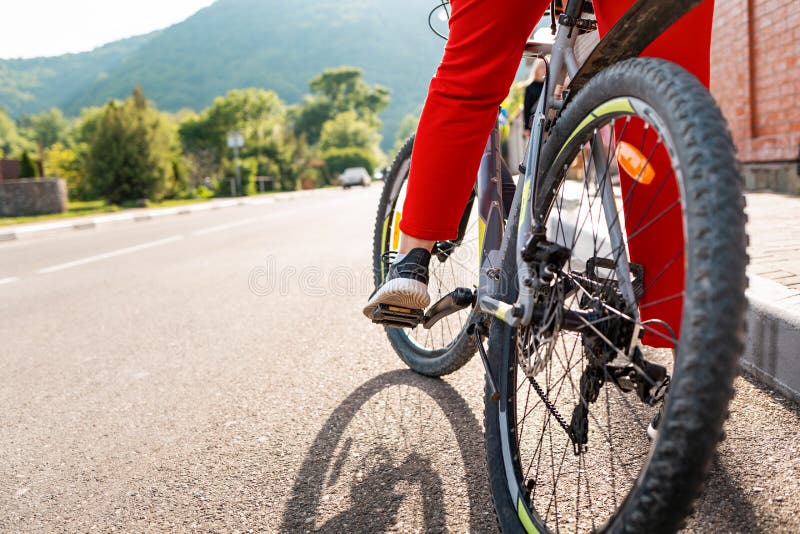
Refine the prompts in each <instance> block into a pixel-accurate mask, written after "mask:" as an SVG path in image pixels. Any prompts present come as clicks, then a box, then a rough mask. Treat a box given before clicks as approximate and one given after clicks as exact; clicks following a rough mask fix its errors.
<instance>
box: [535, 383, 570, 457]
mask: <svg viewBox="0 0 800 534" xmlns="http://www.w3.org/2000/svg"><path fill="white" fill-rule="evenodd" d="M528 381H529V382H530V383H531V385H532V386H533V389H534V391H536V393H537V394H538V395H539V398H540V399H542V402H543V403H544V405H545V406H547V409H548V410H549V411H550V413H551V414H553V417H555V418H556V421H558V424H559V425H561V428H563V429H564V432H566V433H567V436H569V439H571V440H572V442H573V443H575V434H574V433H573V432H572V430H571V429H570V427H569V425H568V424H567V421H566V419H564V417H563V416H562V415H561V414H560V413H559V412H558V410H557V409H556V407H555V406H553V403H552V402H550V399H548V398H547V395H545V393H544V390H543V389H542V387H541V386H540V385H539V383H538V382H537V381H536V379H535V378H533V377H532V376H528Z"/></svg>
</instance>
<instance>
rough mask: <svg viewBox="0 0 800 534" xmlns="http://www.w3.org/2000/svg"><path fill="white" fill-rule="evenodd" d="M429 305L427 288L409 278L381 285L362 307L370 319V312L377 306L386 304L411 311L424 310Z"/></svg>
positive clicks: (429, 299) (397, 279)
mask: <svg viewBox="0 0 800 534" xmlns="http://www.w3.org/2000/svg"><path fill="white" fill-rule="evenodd" d="M430 303H431V297H430V295H428V286H427V285H425V284H423V283H422V282H420V281H419V280H411V279H409V278H395V279H393V280H389V281H388V282H386V283H385V284H383V285H382V286H381V287H380V289H378V291H377V292H376V293H375V294H374V295H373V296H372V298H370V299H369V302H367V305H366V306H365V307H364V315H366V316H367V317H368V318H370V319H372V310H374V309H375V307H376V306H377V305H378V304H388V305H392V306H399V307H402V308H409V309H412V310H424V309H425V308H427V307H428V305H429V304H430Z"/></svg>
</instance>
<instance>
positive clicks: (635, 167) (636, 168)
mask: <svg viewBox="0 0 800 534" xmlns="http://www.w3.org/2000/svg"><path fill="white" fill-rule="evenodd" d="M617 163H619V166H620V168H621V169H622V170H623V171H625V172H626V173H628V176H630V177H631V178H633V179H634V180H636V181H637V182H639V183H640V184H642V185H650V183H651V182H652V181H653V178H655V177H656V171H655V169H654V168H653V166H652V165H650V162H649V161H647V158H646V157H644V154H642V153H641V152H640V151H639V149H638V148H636V147H635V146H633V145H632V144H630V143H626V142H625V141H621V142H620V143H619V146H617Z"/></svg>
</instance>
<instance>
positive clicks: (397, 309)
mask: <svg viewBox="0 0 800 534" xmlns="http://www.w3.org/2000/svg"><path fill="white" fill-rule="evenodd" d="M387 308H389V311H393V312H398V313H411V310H410V309H408V308H399V307H397V306H387Z"/></svg>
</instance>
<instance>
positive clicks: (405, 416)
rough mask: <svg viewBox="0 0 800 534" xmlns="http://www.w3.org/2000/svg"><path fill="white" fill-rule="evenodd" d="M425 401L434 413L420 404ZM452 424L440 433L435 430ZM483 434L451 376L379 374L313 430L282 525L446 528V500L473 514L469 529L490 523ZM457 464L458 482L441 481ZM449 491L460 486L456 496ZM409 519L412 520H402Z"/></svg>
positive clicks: (299, 528)
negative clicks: (449, 380) (454, 484)
mask: <svg viewBox="0 0 800 534" xmlns="http://www.w3.org/2000/svg"><path fill="white" fill-rule="evenodd" d="M426 408H430V410H429V413H423V412H425V409H426ZM359 412H368V416H366V417H365V415H364V414H363V413H361V414H360V413H359ZM440 414H441V415H440ZM437 418H440V419H441V421H438V420H437ZM448 423H449V425H448ZM398 426H400V427H403V428H401V429H400V430H399V431H398V430H397V427H398ZM447 426H449V427H450V428H449V429H443V430H446V432H444V434H445V435H446V436H447V437H448V442H446V443H443V442H442V438H436V437H435V436H433V434H441V433H442V432H439V431H438V430H439V429H442V427H447ZM380 427H382V429H383V430H381V428H380ZM408 428H411V430H410V431H409V430H408ZM373 432H374V433H375V434H373ZM407 434H413V435H410V436H409V435H407ZM453 435H454V436H455V441H456V443H455V445H457V446H458V448H457V449H456V447H453V446H452V445H453V443H452V438H450V436H453ZM437 439H439V442H438V443H437V442H436V440H437ZM409 440H410V441H411V443H409ZM415 440H416V442H415ZM415 443H416V445H418V446H416V447H414V444H415ZM482 443H483V429H482V427H481V425H480V424H479V423H478V421H477V420H476V418H475V415H474V414H473V412H472V410H471V409H470V407H469V406H468V405H467V403H466V402H465V401H464V399H463V398H462V397H461V395H460V394H459V393H458V392H457V391H456V390H455V389H454V388H453V387H452V386H450V385H449V384H448V383H446V382H444V381H442V380H437V379H432V378H426V377H423V376H420V375H418V374H416V373H413V372H412V371H409V370H397V371H391V372H388V373H384V374H382V375H380V376H377V377H375V378H373V379H371V380H369V381H368V382H366V383H364V384H363V385H361V386H360V387H359V388H358V389H356V390H355V391H353V392H352V393H351V394H350V395H349V396H348V397H347V398H346V399H345V400H344V401H343V402H342V403H341V404H340V405H339V406H338V407H337V408H336V409H335V410H334V411H333V413H332V414H331V415H330V417H329V418H328V419H327V421H326V422H325V424H324V425H323V427H322V429H321V430H320V431H319V433H318V434H317V436H316V438H315V439H314V442H313V444H312V446H311V448H310V449H309V450H308V452H307V454H306V457H305V459H304V461H303V464H302V466H301V468H300V470H299V471H298V473H297V477H296V479H295V483H294V487H293V491H292V496H291V498H290V500H289V503H288V505H287V508H286V511H285V513H284V516H283V524H282V527H281V531H282V532H298V531H302V532H305V531H323V532H364V531H369V532H381V531H386V530H389V529H393V528H396V526H397V525H398V524H399V526H400V528H401V529H409V527H413V528H410V530H418V529H421V530H424V531H426V532H427V531H443V530H446V529H448V528H449V526H448V525H447V517H446V513H445V505H446V504H447V502H449V503H450V504H455V506H456V507H457V510H458V514H459V516H460V519H462V520H463V519H466V518H465V517H464V516H467V515H468V518H469V519H468V521H465V522H464V527H465V528H468V530H469V531H472V532H474V531H480V530H486V527H487V524H486V522H487V514H486V512H491V506H492V505H491V500H490V499H489V498H488V495H489V491H488V486H487V482H486V475H485V465H484V459H483V455H484V452H483V446H482ZM409 445H411V446H410V447H409ZM407 447H409V448H410V449H411V450H409V448H407ZM456 451H458V452H456ZM459 456H460V457H459ZM442 458H444V459H445V462H444V463H445V464H446V465H442V463H443V462H442ZM459 464H460V466H459ZM461 470H463V478H461V476H460V475H459V476H458V477H457V478H458V480H459V482H460V484H457V486H458V487H456V488H452V487H444V486H445V484H446V481H443V477H445V478H449V477H451V476H454V475H453V472H456V471H457V472H458V473H461ZM448 491H450V492H455V493H458V495H456V497H457V499H452V498H450V497H448V496H447V492H448ZM461 493H463V495H462V494H461ZM331 496H333V497H334V498H333V499H330V497H331ZM347 496H349V498H346V497H347ZM409 496H413V497H412V498H411V499H409ZM451 497H452V496H451ZM409 501H411V502H412V505H409ZM465 501H466V502H465ZM409 506H410V508H411V509H410V510H409ZM409 519H410V520H411V521H412V523H416V524H415V525H408V524H407V523H403V521H408V520H409Z"/></svg>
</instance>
